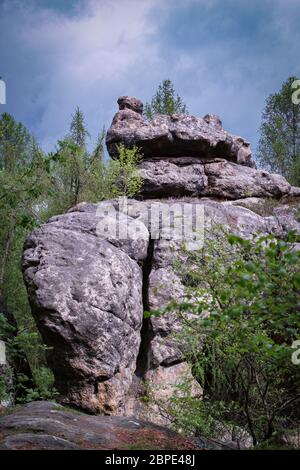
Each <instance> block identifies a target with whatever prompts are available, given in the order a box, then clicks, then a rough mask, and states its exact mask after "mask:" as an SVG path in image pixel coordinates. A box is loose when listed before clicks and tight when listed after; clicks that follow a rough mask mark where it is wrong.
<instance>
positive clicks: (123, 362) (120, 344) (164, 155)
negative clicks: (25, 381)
mask: <svg viewBox="0 0 300 470" xmlns="http://www.w3.org/2000/svg"><path fill="white" fill-rule="evenodd" d="M118 103H119V106H120V111H119V112H118V113H117V114H116V116H115V117H114V120H113V123H112V126H111V128H110V129H109V131H108V134H107V145H108V150H109V151H110V153H111V155H112V156H113V157H116V158H117V150H116V149H117V145H118V144H120V143H123V144H125V145H138V146H140V147H141V149H142V151H143V153H144V160H143V162H142V163H141V165H140V168H139V171H140V174H141V176H142V178H143V180H144V186H143V189H142V193H141V195H139V199H136V200H135V199H131V200H126V199H122V198H120V199H118V200H117V199H116V200H110V201H104V202H101V203H99V204H88V203H81V204H78V205H77V206H76V207H74V208H72V209H71V210H70V211H69V212H68V213H66V214H63V215H59V216H56V217H52V218H51V219H50V220H49V221H48V222H47V223H46V224H44V225H43V226H42V227H41V228H39V229H38V230H35V231H34V232H33V233H32V234H31V235H30V236H29V237H28V239H27V241H26V243H25V249H24V255H23V269H24V279H25V283H26V286H27V289H28V295H29V300H30V304H31V307H32V312H33V315H34V317H35V320H36V322H37V325H38V328H39V330H40V332H41V334H42V336H43V339H44V341H45V343H46V344H47V345H48V346H49V347H50V349H49V351H48V362H49V365H50V367H51V368H52V370H53V372H54V375H55V381H56V384H55V385H56V388H57V390H58V391H59V393H60V400H61V401H62V402H63V403H68V404H71V405H74V406H77V407H78V408H81V409H84V410H87V411H89V412H93V413H102V414H113V415H117V414H125V415H133V416H136V417H146V418H147V419H148V420H151V421H155V422H160V423H162V422H163V423H164V422H165V421H164V418H162V417H161V416H160V414H159V409H158V408H155V407H154V408H152V409H150V408H149V406H148V407H147V406H146V405H145V403H144V402H143V400H142V399H143V398H144V395H145V387H144V385H143V383H144V381H146V383H147V384H148V385H149V386H150V387H151V388H152V390H153V391H154V395H155V397H156V398H157V399H159V400H160V399H162V398H163V397H165V398H167V397H170V396H172V394H173V393H177V392H178V385H179V384H180V382H181V381H182V378H183V377H187V378H188V379H189V382H190V385H191V390H192V392H193V394H194V396H197V397H199V398H200V397H201V394H202V390H201V388H200V387H199V385H198V384H197V383H196V381H195V380H194V379H193V377H192V374H191V370H190V368H189V367H188V365H187V364H186V363H185V361H184V357H183V351H182V348H180V346H179V344H178V343H177V342H176V341H175V339H174V333H176V332H177V331H180V329H181V327H182V325H181V322H180V320H179V319H178V317H177V316H176V315H175V314H174V313H172V312H171V313H169V314H167V315H161V316H151V317H150V318H143V312H144V311H149V310H157V309H160V308H161V307H164V306H167V305H168V304H169V302H170V301H171V300H172V299H176V300H179V301H184V300H185V297H186V284H185V281H184V274H183V273H182V272H181V270H180V269H176V268H175V267H174V261H175V260H177V261H179V262H180V263H185V257H184V250H183V249H182V248H183V244H184V245H185V247H186V248H188V249H191V250H195V249H200V248H202V246H203V241H204V240H205V239H207V238H208V239H209V238H212V237H213V236H214V234H213V228H214V227H215V226H220V225H221V226H222V227H223V229H224V230H225V231H227V232H230V233H234V234H237V235H240V236H242V237H246V238H250V237H252V236H254V235H256V234H257V233H264V234H268V233H274V234H275V235H278V236H283V235H284V234H286V233H287V231H288V230H290V229H294V230H296V231H298V232H299V233H300V223H299V221H298V210H299V207H300V200H299V194H300V190H299V188H291V186H290V185H289V184H288V182H287V181H286V180H285V179H284V178H283V177H281V176H279V175H275V174H270V173H267V172H265V171H258V170H256V169H255V168H254V164H253V160H252V157H251V152H250V147H249V144H248V143H247V142H246V141H245V140H244V139H242V138H239V137H235V136H232V135H231V134H228V133H227V132H225V131H224V130H223V129H222V125H221V121H220V119H219V118H218V117H216V116H212V115H207V116H205V117H204V118H203V119H200V118H195V117H191V116H158V117H157V118H155V119H154V120H153V121H151V122H149V121H146V120H145V119H144V118H143V115H142V109H143V106H142V103H141V102H140V101H139V100H137V99H133V98H130V97H127V96H124V97H121V98H120V99H119V100H118ZM296 248H297V247H296Z"/></svg>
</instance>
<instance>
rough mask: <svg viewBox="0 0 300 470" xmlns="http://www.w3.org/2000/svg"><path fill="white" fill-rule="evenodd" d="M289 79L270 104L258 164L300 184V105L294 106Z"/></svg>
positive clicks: (263, 119) (262, 127) (259, 149)
mask: <svg viewBox="0 0 300 470" xmlns="http://www.w3.org/2000/svg"><path fill="white" fill-rule="evenodd" d="M295 80H297V79H296V77H289V78H288V79H287V80H286V81H285V82H284V83H283V85H282V87H281V90H280V91H279V92H278V93H273V94H271V95H270V96H269V97H268V98H267V100H266V106H265V109H264V111H263V114H262V124H261V127H260V139H259V143H258V151H257V160H258V162H259V164H260V166H262V167H264V168H266V169H268V170H269V171H273V172H276V173H280V174H282V175H283V176H285V177H286V178H287V179H288V180H289V181H290V182H291V183H292V184H298V185H299V184H300V104H296V103H294V102H293V101H294V100H292V95H293V93H294V92H295V89H294V88H293V87H292V84H293V83H294V81H295Z"/></svg>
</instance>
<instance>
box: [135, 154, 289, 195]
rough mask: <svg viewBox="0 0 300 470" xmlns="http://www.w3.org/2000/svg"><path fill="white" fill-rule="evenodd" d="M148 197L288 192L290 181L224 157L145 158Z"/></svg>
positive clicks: (145, 183) (143, 171)
mask: <svg viewBox="0 0 300 470" xmlns="http://www.w3.org/2000/svg"><path fill="white" fill-rule="evenodd" d="M140 174H141V176H142V179H143V182H144V184H143V188H142V191H141V194H142V195H143V196H144V197H145V198H156V197H167V196H169V195H172V196H194V197H201V196H212V197H216V198H219V199H239V198H246V197H262V198H264V197H275V198H280V197H283V196H285V195H288V194H289V193H290V191H291V186H290V184H289V183H288V182H287V181H286V179H285V178H283V177H282V176H280V175H276V174H271V173H268V172H266V171H257V170H255V169H254V168H249V167H246V166H241V165H237V164H236V163H232V162H229V161H227V160H224V159H215V160H211V161H207V162H205V160H203V159H202V160H199V161H197V160H196V159H191V158H180V159H178V160H176V159H175V158H174V159H171V160H170V159H169V160H167V161H166V160H157V161H155V160H154V161H153V160H152V161H151V160H145V161H144V162H143V163H141V165H140Z"/></svg>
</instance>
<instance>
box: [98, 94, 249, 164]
mask: <svg viewBox="0 0 300 470" xmlns="http://www.w3.org/2000/svg"><path fill="white" fill-rule="evenodd" d="M118 104H119V108H120V111H119V112H118V113H117V114H116V115H115V116H114V118H113V121H112V125H111V127H110V128H109V129H108V132H107V136H106V144H107V149H108V152H109V154H110V155H111V156H112V157H113V158H117V156H118V145H119V144H124V145H126V146H133V145H136V146H137V147H139V148H140V150H141V152H142V154H143V155H144V158H151V157H160V158H167V157H184V156H187V157H196V158H214V157H221V158H225V159H228V160H230V161H233V162H236V163H238V164H240V165H246V166H250V167H254V166H255V164H254V161H253V159H252V156H251V150H250V144H249V142H247V141H246V140H245V139H243V138H242V137H238V136H235V135H232V134H230V133H229V132H226V131H224V129H223V128H222V123H221V120H220V118H219V117H218V116H213V115H206V116H204V118H197V117H195V116H186V115H181V114H173V115H171V116H167V115H159V116H157V117H155V118H154V119H153V120H152V121H147V120H146V119H144V117H143V116H142V114H141V110H142V104H141V102H140V101H139V100H137V99H136V98H130V97H128V96H127V97H121V98H119V100H118Z"/></svg>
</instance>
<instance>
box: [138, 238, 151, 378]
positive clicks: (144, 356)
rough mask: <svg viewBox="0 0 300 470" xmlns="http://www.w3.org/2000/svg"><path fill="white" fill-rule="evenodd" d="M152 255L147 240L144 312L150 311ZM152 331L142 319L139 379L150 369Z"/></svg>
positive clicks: (149, 324)
mask: <svg viewBox="0 0 300 470" xmlns="http://www.w3.org/2000/svg"><path fill="white" fill-rule="evenodd" d="M153 253H154V240H152V239H151V236H150V238H149V245H148V251H147V258H146V259H145V261H144V263H143V287H142V295H143V308H144V312H145V311H149V310H150V305H149V276H150V273H151V269H152V261H153ZM153 336H154V334H153V329H152V325H151V321H150V318H143V325H142V329H141V344H140V349H139V354H138V357H137V361H136V370H135V375H136V376H137V377H139V378H143V377H144V376H145V374H146V372H147V371H148V370H149V368H150V360H151V358H150V344H151V340H152V339H153Z"/></svg>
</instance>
